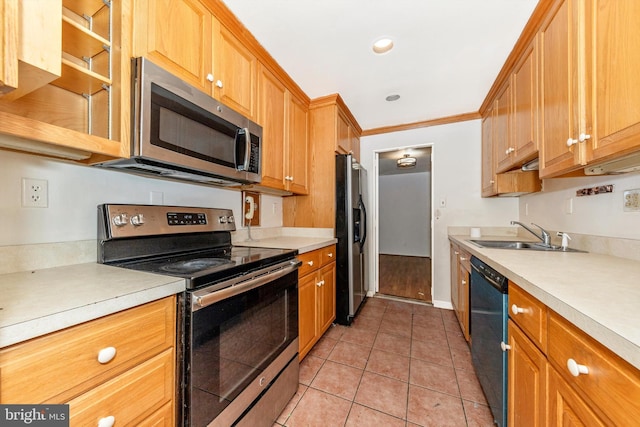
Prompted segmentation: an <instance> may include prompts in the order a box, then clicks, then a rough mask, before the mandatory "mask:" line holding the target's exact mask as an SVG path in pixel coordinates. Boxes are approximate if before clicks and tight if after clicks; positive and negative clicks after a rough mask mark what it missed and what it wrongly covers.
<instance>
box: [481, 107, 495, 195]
mask: <svg viewBox="0 0 640 427" xmlns="http://www.w3.org/2000/svg"><path fill="white" fill-rule="evenodd" d="M493 117H494V114H493V108H491V109H489V110H487V112H486V113H485V115H484V116H483V117H482V197H491V196H495V195H496V194H498V186H497V184H496V167H495V150H494V149H493Z"/></svg>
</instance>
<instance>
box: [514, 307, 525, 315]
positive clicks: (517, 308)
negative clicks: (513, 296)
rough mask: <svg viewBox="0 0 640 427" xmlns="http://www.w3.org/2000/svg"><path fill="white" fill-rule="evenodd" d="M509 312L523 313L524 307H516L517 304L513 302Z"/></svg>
mask: <svg viewBox="0 0 640 427" xmlns="http://www.w3.org/2000/svg"><path fill="white" fill-rule="evenodd" d="M511 312H512V313H513V314H514V315H517V314H521V313H524V308H521V307H518V306H517V305H515V304H513V305H512V306H511Z"/></svg>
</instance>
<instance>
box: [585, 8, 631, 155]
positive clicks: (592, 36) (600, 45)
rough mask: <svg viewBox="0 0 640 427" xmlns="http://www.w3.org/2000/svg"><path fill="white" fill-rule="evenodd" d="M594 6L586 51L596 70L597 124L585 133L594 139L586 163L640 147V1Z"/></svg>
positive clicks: (594, 114)
mask: <svg viewBox="0 0 640 427" xmlns="http://www.w3.org/2000/svg"><path fill="white" fill-rule="evenodd" d="M587 3H589V2H587ZM591 3H593V6H592V7H591V10H590V15H589V16H586V17H585V19H586V20H587V24H588V25H589V26H588V27H587V28H586V29H585V34H586V36H587V40H586V43H585V47H586V49H587V55H586V59H587V61H588V62H587V63H588V64H592V66H593V70H592V72H591V80H590V81H588V82H587V85H586V90H587V96H589V95H590V96H591V116H592V117H593V118H594V119H593V120H592V122H591V123H590V126H589V127H587V129H586V131H587V133H589V134H591V140H590V141H591V144H587V145H586V148H587V153H586V161H587V163H593V162H594V161H596V160H602V159H606V158H608V157H612V156H619V155H624V154H627V153H629V152H632V151H636V150H638V149H639V148H640V79H639V78H638V72H637V70H638V67H639V66H640V48H639V47H638V40H640V26H639V25H638V22H639V21H640V2H638V1H636V0H619V1H603V0H591ZM587 12H589V11H587ZM589 83H590V84H589Z"/></svg>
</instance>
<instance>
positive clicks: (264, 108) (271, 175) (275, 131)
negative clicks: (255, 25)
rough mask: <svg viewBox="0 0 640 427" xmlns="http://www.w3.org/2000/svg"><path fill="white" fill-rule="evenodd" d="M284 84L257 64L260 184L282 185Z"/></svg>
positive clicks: (269, 185)
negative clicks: (260, 126) (258, 71)
mask: <svg viewBox="0 0 640 427" xmlns="http://www.w3.org/2000/svg"><path fill="white" fill-rule="evenodd" d="M286 92H287V90H286V88H285V87H284V85H283V84H282V83H281V82H280V81H279V80H278V79H277V78H276V77H275V76H274V75H273V74H272V73H271V72H270V71H269V70H267V69H266V68H264V67H262V66H261V67H260V73H259V99H260V108H259V111H258V121H259V122H260V124H261V125H262V183H261V184H262V185H264V186H266V187H271V188H275V189H279V190H284V189H285V179H284V168H285V146H284V144H285V139H284V136H285V125H286V116H285V112H286V107H285V105H286V104H285V103H286Z"/></svg>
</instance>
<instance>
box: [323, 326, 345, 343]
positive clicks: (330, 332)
mask: <svg viewBox="0 0 640 427" xmlns="http://www.w3.org/2000/svg"><path fill="white" fill-rule="evenodd" d="M347 328H348V326H344V325H336V324H333V325H331V326H330V327H329V329H327V332H325V334H324V336H326V337H329V338H333V339H334V340H340V338H342V334H344V332H345V331H346V330H347Z"/></svg>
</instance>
